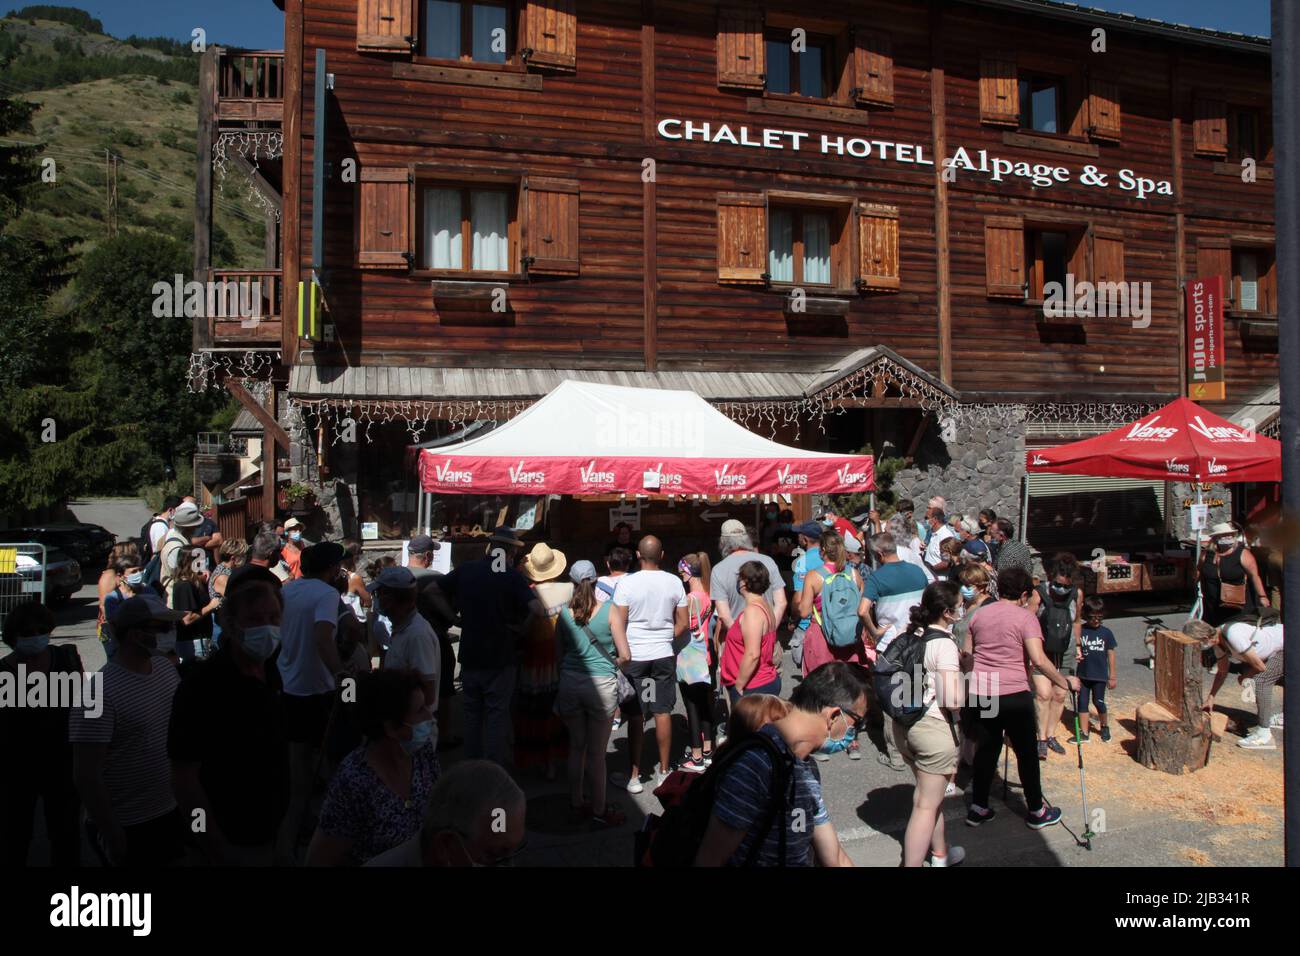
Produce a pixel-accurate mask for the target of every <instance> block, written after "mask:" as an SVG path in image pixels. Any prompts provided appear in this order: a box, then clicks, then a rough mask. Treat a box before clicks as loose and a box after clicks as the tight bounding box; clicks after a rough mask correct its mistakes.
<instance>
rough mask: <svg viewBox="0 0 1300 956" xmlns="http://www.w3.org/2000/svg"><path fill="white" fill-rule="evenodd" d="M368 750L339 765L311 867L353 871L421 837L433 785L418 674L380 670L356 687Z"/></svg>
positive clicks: (427, 712)
mask: <svg viewBox="0 0 1300 956" xmlns="http://www.w3.org/2000/svg"><path fill="white" fill-rule="evenodd" d="M356 719H357V724H358V726H359V728H360V730H361V733H362V735H363V736H364V737H365V742H364V743H362V744H361V746H359V747H358V748H357V749H356V750H354V751H352V753H350V754H348V755H347V757H345V758H344V759H343V761H342V763H340V764H339V768H338V771H337V772H336V773H335V774H334V778H333V779H332V780H331V781H330V785H329V790H328V791H327V792H326V794H325V804H324V806H322V807H321V813H320V822H319V823H318V824H317V827H316V833H315V834H314V835H313V836H312V840H311V846H310V847H308V849H307V865H308V866H351V865H356V864H359V863H362V862H364V861H365V860H369V859H371V858H373V857H375V856H378V855H379V854H381V853H383V852H385V851H386V850H391V849H392V848H393V847H396V846H399V845H400V844H402V843H404V842H406V841H407V840H409V839H410V838H411V837H412V836H414V835H415V834H417V833H418V832H419V830H420V825H421V822H422V820H423V817H424V809H425V807H426V806H428V802H429V796H430V794H431V793H432V791H433V787H434V784H435V783H437V781H438V776H439V766H438V750H437V747H435V746H434V743H433V733H434V730H433V711H432V709H431V708H430V707H429V704H428V701H427V699H426V698H425V694H424V681H423V679H422V678H421V676H420V674H418V673H416V672H415V671H409V670H381V671H376V672H375V673H373V674H367V675H365V676H364V677H363V678H361V679H360V680H359V681H358V682H357V702H356Z"/></svg>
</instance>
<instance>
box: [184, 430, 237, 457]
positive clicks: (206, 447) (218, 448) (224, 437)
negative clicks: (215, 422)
mask: <svg viewBox="0 0 1300 956" xmlns="http://www.w3.org/2000/svg"><path fill="white" fill-rule="evenodd" d="M194 453H195V454H196V455H235V456H237V457H241V458H242V457H243V456H244V455H246V454H248V439H247V438H236V437H235V436H234V435H231V434H229V433H227V432H199V433H198V435H197V436H195V442H194Z"/></svg>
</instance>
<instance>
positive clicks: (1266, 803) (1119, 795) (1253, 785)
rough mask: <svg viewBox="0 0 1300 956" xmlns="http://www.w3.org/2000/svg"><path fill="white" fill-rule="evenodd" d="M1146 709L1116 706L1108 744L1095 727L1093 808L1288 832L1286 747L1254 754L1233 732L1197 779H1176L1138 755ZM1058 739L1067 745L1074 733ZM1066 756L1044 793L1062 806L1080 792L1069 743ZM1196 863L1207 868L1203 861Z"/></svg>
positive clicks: (1051, 765) (1054, 764)
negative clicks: (1137, 717) (1140, 717)
mask: <svg viewBox="0 0 1300 956" xmlns="http://www.w3.org/2000/svg"><path fill="white" fill-rule="evenodd" d="M1140 703H1142V700H1139V699H1137V698H1129V699H1125V698H1119V699H1116V700H1113V701H1111V702H1110V704H1111V706H1110V717H1111V735H1112V736H1111V739H1110V742H1109V743H1102V741H1101V738H1100V737H1099V736H1098V735H1097V726H1096V724H1095V723H1094V725H1093V729H1092V739H1091V741H1090V742H1088V743H1086V744H1084V745H1083V767H1084V774H1085V779H1086V781H1087V788H1088V804H1089V806H1090V807H1106V806H1107V805H1111V806H1115V805H1117V804H1119V805H1126V806H1127V807H1129V808H1131V809H1134V810H1149V811H1154V812H1156V813H1167V814H1170V815H1172V816H1174V817H1176V818H1179V819H1184V820H1196V821H1204V822H1207V823H1212V824H1215V825H1217V826H1232V827H1236V826H1244V825H1265V826H1280V823H1281V818H1282V789H1283V788H1282V761H1281V752H1282V751H1281V746H1280V742H1279V747H1278V749H1277V750H1275V751H1246V750H1242V749H1241V748H1239V747H1238V746H1237V740H1238V739H1240V738H1238V737H1237V736H1236V735H1234V734H1232V733H1227V734H1225V735H1224V737H1223V740H1222V741H1220V742H1219V743H1216V744H1214V745H1213V746H1212V747H1211V749H1210V759H1209V763H1208V764H1206V766H1205V767H1203V768H1202V769H1200V770H1197V771H1196V772H1195V773H1185V774H1179V775H1174V774H1168V773H1164V772H1162V771H1159V770H1149V769H1147V768H1146V767H1144V766H1142V765H1141V764H1140V763H1138V762H1137V760H1135V759H1134V756H1133V755H1134V753H1135V752H1136V749H1137V742H1136V740H1135V739H1134V737H1133V728H1134V714H1135V713H1136V712H1137V707H1138V704H1140ZM1067 716H1068V715H1067ZM1058 739H1059V740H1061V741H1062V743H1064V741H1065V740H1067V739H1069V735H1066V736H1065V737H1058ZM1066 750H1067V754H1066V756H1065V757H1060V756H1058V755H1055V754H1054V755H1052V756H1051V758H1050V759H1049V760H1048V761H1047V762H1046V764H1045V766H1044V767H1043V785H1044V789H1045V790H1047V791H1048V792H1049V793H1053V794H1060V795H1061V796H1057V797H1056V800H1057V801H1060V800H1061V799H1062V797H1063V795H1064V793H1065V791H1066V789H1067V788H1073V789H1074V790H1076V791H1077V790H1078V786H1079V765H1078V760H1077V757H1076V750H1075V748H1074V747H1071V746H1068V745H1067V746H1066ZM1013 764H1014V761H1013ZM1192 852H1195V853H1200V851H1192ZM1201 855H1202V856H1203V855H1204V854H1201ZM1188 859H1189V860H1190V862H1193V863H1197V864H1198V865H1201V864H1200V861H1197V860H1191V859H1190V857H1189V858H1188ZM1206 862H1208V860H1207V861H1206Z"/></svg>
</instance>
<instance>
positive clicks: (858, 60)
mask: <svg viewBox="0 0 1300 956" xmlns="http://www.w3.org/2000/svg"><path fill="white" fill-rule="evenodd" d="M853 64H854V70H855V73H856V75H855V77H854V82H855V83H856V86H855V88H854V91H853V93H854V99H855V100H857V102H859V103H863V104H872V105H874V106H893V105H894V43H893V39H892V38H891V37H890V36H889V34H887V33H879V32H877V31H875V30H871V29H869V28H867V27H857V28H855V29H854V31H853Z"/></svg>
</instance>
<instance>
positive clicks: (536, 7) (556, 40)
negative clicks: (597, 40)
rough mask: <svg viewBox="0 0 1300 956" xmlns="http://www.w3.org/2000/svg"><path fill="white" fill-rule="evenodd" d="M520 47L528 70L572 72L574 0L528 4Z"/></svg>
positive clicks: (575, 58) (575, 33) (575, 26)
mask: <svg viewBox="0 0 1300 956" xmlns="http://www.w3.org/2000/svg"><path fill="white" fill-rule="evenodd" d="M522 47H523V53H524V58H525V60H526V61H527V63H528V65H529V66H540V67H545V68H546V69H548V70H564V71H566V72H575V71H576V70H577V69H578V18H577V15H576V14H575V13H574V0H528V6H527V8H526V9H525V10H524V42H523V44H522Z"/></svg>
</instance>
